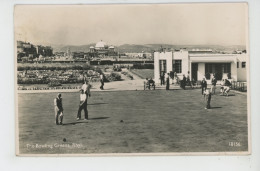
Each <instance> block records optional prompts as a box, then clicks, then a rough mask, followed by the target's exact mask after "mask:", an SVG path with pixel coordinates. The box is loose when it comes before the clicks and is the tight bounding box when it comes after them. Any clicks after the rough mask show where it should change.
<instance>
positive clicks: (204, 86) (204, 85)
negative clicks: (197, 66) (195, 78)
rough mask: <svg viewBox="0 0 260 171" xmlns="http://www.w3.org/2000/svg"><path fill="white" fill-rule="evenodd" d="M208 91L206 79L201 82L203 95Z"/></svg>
mask: <svg viewBox="0 0 260 171" xmlns="http://www.w3.org/2000/svg"><path fill="white" fill-rule="evenodd" d="M206 89H207V81H206V80H205V78H203V80H202V82H201V94H202V95H203V94H204V91H205V90H206Z"/></svg>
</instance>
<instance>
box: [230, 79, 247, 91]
mask: <svg viewBox="0 0 260 171" xmlns="http://www.w3.org/2000/svg"><path fill="white" fill-rule="evenodd" d="M231 89H233V90H238V91H242V92H246V91H247V84H246V82H237V81H233V82H232V84H231Z"/></svg>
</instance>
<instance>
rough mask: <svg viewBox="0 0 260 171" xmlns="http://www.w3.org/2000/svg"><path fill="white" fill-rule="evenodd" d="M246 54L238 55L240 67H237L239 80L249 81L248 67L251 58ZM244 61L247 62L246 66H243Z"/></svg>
mask: <svg viewBox="0 0 260 171" xmlns="http://www.w3.org/2000/svg"><path fill="white" fill-rule="evenodd" d="M247 59H248V56H247V55H246V54H241V55H239V56H238V57H237V62H239V68H237V81H242V82H245V81H247V69H249V68H248V62H247V61H249V60H247ZM242 62H246V67H245V68H242Z"/></svg>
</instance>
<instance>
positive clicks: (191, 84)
mask: <svg viewBox="0 0 260 171" xmlns="http://www.w3.org/2000/svg"><path fill="white" fill-rule="evenodd" d="M186 80H187V83H188V85H190V87H191V88H192V89H193V83H192V81H191V79H190V71H188V75H187V78H186Z"/></svg>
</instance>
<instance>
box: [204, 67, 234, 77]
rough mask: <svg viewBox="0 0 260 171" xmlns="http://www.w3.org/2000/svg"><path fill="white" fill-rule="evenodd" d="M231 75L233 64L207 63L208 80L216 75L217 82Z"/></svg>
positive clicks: (206, 73)
mask: <svg viewBox="0 0 260 171" xmlns="http://www.w3.org/2000/svg"><path fill="white" fill-rule="evenodd" d="M229 73H230V74H231V63H205V75H206V79H210V78H211V75H213V74H215V78H216V79H217V80H222V78H223V75H224V74H225V75H227V74H229Z"/></svg>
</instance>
